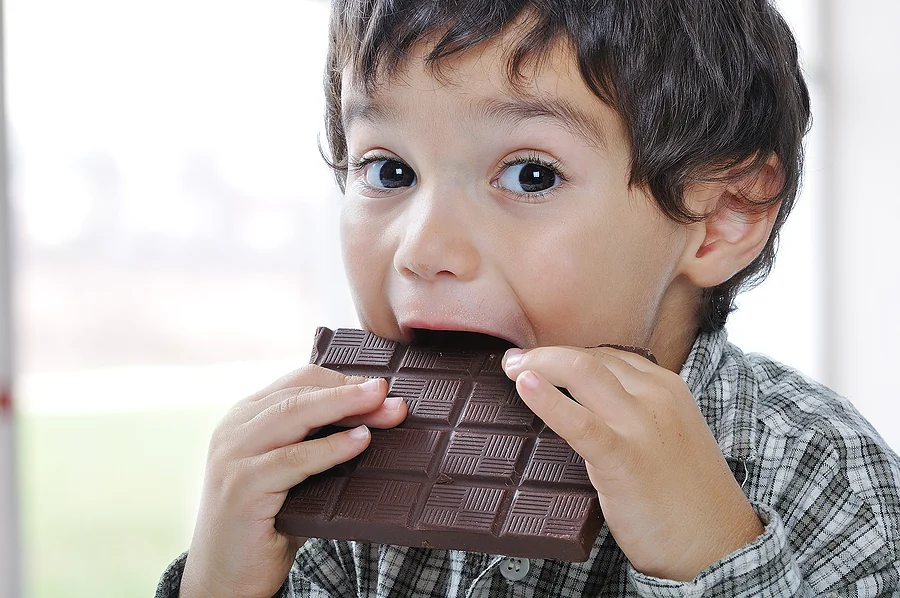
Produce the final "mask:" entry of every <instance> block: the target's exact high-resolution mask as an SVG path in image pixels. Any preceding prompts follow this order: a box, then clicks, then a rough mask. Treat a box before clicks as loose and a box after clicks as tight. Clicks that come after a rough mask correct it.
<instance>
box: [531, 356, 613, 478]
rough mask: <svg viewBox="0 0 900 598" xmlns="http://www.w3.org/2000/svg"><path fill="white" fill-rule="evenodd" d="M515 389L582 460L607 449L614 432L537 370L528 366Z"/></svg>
mask: <svg viewBox="0 0 900 598" xmlns="http://www.w3.org/2000/svg"><path fill="white" fill-rule="evenodd" d="M516 390H518V391H519V396H521V397H522V400H523V401H524V402H525V404H526V405H528V407H529V408H530V409H531V410H532V411H534V413H535V414H536V415H537V416H538V417H540V418H541V419H542V420H543V421H544V423H546V424H547V425H548V426H550V429H551V430H553V431H554V432H556V433H557V434H559V435H560V436H561V437H562V438H563V439H564V440H565V441H566V442H568V443H569V446H571V447H572V448H573V449H574V450H575V452H577V453H578V454H579V455H581V456H582V457H583V458H584V460H585V461H588V462H593V463H597V462H598V458H602V456H603V455H604V454H606V455H608V454H610V453H611V448H612V443H613V442H614V441H615V434H614V432H613V431H612V430H610V428H609V426H607V425H606V423H604V422H603V421H602V420H601V419H600V418H599V417H597V416H596V415H595V414H593V413H591V412H590V411H589V410H588V409H586V408H585V407H583V406H582V405H579V404H578V403H577V402H575V401H573V400H572V399H570V398H569V397H567V396H566V395H564V394H563V393H562V392H560V391H559V389H558V388H556V387H555V386H554V385H553V384H550V383H549V382H548V381H547V380H545V379H544V378H543V377H542V376H540V375H539V374H537V373H535V372H533V371H531V370H526V371H524V372H522V373H521V374H519V376H518V377H517V378H516Z"/></svg>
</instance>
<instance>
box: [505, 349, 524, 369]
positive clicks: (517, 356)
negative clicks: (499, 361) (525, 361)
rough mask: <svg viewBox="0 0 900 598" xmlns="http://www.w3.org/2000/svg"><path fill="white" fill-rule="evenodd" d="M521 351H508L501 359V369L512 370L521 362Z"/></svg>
mask: <svg viewBox="0 0 900 598" xmlns="http://www.w3.org/2000/svg"><path fill="white" fill-rule="evenodd" d="M522 355H523V352H522V349H510V350H509V351H507V352H506V355H505V356H504V358H503V368H504V369H506V368H514V367H516V366H517V365H519V364H520V363H521V362H522Z"/></svg>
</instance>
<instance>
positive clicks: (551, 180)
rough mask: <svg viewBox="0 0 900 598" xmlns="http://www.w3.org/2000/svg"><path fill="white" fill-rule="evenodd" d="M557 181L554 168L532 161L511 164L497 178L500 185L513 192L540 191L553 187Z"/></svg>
mask: <svg viewBox="0 0 900 598" xmlns="http://www.w3.org/2000/svg"><path fill="white" fill-rule="evenodd" d="M559 182H560V178H559V174H558V173H557V172H556V171H555V170H553V169H552V168H550V167H548V166H545V165H543V164H537V163H534V162H526V163H523V164H511V165H510V166H508V167H507V168H506V169H505V170H504V171H503V173H502V174H501V175H500V178H498V179H497V184H498V185H499V186H500V187H502V188H503V189H508V190H510V191H512V192H514V193H541V192H543V191H549V190H550V189H553V188H554V187H556V186H557V185H558V184H559Z"/></svg>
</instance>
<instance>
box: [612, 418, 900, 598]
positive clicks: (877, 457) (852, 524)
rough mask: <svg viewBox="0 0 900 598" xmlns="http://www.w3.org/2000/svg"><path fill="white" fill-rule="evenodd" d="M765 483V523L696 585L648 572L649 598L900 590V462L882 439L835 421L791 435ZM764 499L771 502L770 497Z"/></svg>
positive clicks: (642, 581)
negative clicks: (758, 535)
mask: <svg viewBox="0 0 900 598" xmlns="http://www.w3.org/2000/svg"><path fill="white" fill-rule="evenodd" d="M783 446H784V452H783V453H782V454H781V455H779V456H778V458H777V459H772V460H771V461H770V462H778V463H780V465H779V466H778V467H776V468H772V469H771V471H769V472H768V473H766V472H764V474H765V475H763V476H762V478H763V479H762V480H760V479H757V480H755V482H756V484H754V486H755V488H754V489H753V490H752V491H751V493H750V497H751V503H752V504H753V508H754V510H755V511H756V513H757V516H758V517H759V519H760V521H761V522H762V523H763V525H764V526H765V529H764V532H763V534H762V535H761V536H760V537H759V538H757V539H756V540H755V541H754V542H752V543H751V544H749V545H747V546H745V547H743V548H741V549H739V550H737V551H736V552H734V553H732V554H730V555H728V556H727V557H725V558H723V559H722V560H720V561H718V562H717V563H714V564H713V565H711V566H710V567H709V568H707V569H706V570H704V571H703V572H701V573H700V575H698V576H697V577H696V578H695V579H694V580H692V581H690V582H674V581H668V580H663V579H658V578H653V577H649V576H646V575H642V574H641V573H639V572H637V571H636V570H634V569H633V568H632V567H630V565H629V570H628V575H629V578H630V581H631V582H632V583H633V584H634V586H635V587H636V588H637V590H638V594H639V595H640V596H647V597H651V596H652V597H658V598H663V597H674V596H709V597H720V596H721V597H723V598H724V597H726V596H729V597H732V596H739V597H750V596H761V595H764V596H791V597H803V598H805V597H807V596H809V597H812V596H829V597H830V596H856V597H858V598H876V597H882V596H895V595H896V592H897V589H898V587H900V549H898V546H900V544H898V543H900V540H898V534H897V527H898V525H900V488H898V480H900V465H898V462H900V460H898V458H897V456H896V454H894V453H893V452H892V451H891V450H890V449H889V448H887V446H886V445H884V444H883V441H882V440H881V439H880V438H878V437H877V436H873V435H870V434H866V433H865V431H864V430H862V431H861V430H858V429H857V430H854V429H851V428H850V427H844V426H841V425H834V424H832V423H829V424H827V425H823V426H817V427H816V428H813V429H810V430H808V431H807V432H806V433H804V434H803V435H802V436H801V437H798V438H795V439H793V441H790V442H786V443H785V444H784V445H783ZM762 499H764V500H762Z"/></svg>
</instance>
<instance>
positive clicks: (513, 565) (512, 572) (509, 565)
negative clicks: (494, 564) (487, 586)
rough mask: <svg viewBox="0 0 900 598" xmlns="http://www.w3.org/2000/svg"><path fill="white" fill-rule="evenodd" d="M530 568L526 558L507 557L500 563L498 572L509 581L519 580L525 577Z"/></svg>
mask: <svg viewBox="0 0 900 598" xmlns="http://www.w3.org/2000/svg"><path fill="white" fill-rule="evenodd" d="M530 568H531V565H529V564H528V559H516V558H512V557H507V558H505V559H503V561H501V563H500V574H501V575H502V576H503V577H505V578H506V579H508V580H509V581H520V580H522V579H525V576H526V575H528V570H529V569H530Z"/></svg>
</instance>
